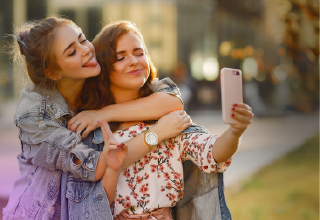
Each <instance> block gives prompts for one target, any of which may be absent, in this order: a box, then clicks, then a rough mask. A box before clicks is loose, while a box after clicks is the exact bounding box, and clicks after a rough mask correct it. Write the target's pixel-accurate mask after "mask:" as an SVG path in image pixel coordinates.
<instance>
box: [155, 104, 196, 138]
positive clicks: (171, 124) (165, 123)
mask: <svg viewBox="0 0 320 220" xmlns="http://www.w3.org/2000/svg"><path fill="white" fill-rule="evenodd" d="M191 125H192V121H191V118H190V116H189V115H187V114H186V113H185V111H183V110H179V111H175V112H171V113H169V114H167V115H164V116H162V117H161V118H160V119H159V121H158V123H157V124H156V125H154V126H153V127H151V129H150V130H151V131H153V132H155V133H156V134H157V135H158V138H159V142H161V141H163V140H166V139H168V138H172V137H176V136H177V135H179V134H180V133H181V132H182V131H184V130H185V129H187V128H188V127H190V126H191Z"/></svg>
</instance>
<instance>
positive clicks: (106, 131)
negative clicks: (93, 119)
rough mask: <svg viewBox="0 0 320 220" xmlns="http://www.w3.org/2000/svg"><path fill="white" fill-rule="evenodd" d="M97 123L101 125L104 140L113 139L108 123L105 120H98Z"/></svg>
mask: <svg viewBox="0 0 320 220" xmlns="http://www.w3.org/2000/svg"><path fill="white" fill-rule="evenodd" d="M98 124H99V125H100V127H101V130H102V134H103V139H104V141H105V142H106V141H108V140H109V139H114V137H113V134H112V131H111V130H110V127H109V124H108V123H107V122H106V121H98Z"/></svg>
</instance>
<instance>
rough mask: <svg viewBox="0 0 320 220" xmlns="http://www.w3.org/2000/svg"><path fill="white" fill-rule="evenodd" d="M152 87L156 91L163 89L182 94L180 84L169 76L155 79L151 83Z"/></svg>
mask: <svg viewBox="0 0 320 220" xmlns="http://www.w3.org/2000/svg"><path fill="white" fill-rule="evenodd" d="M151 89H152V90H153V91H154V92H161V90H165V91H166V92H173V93H179V94H180V91H179V88H178V86H177V85H176V84H175V83H174V82H173V81H172V80H171V79H170V78H169V77H166V78H164V79H161V80H158V79H157V78H156V79H154V80H153V81H152V83H151Z"/></svg>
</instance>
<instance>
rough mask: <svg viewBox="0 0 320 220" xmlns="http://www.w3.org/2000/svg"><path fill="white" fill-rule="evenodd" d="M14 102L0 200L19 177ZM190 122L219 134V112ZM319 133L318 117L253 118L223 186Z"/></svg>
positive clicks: (196, 115) (4, 141)
mask: <svg viewBox="0 0 320 220" xmlns="http://www.w3.org/2000/svg"><path fill="white" fill-rule="evenodd" d="M14 111H15V103H12V104H11V105H9V106H8V107H7V108H6V109H4V108H2V109H1V111H0V114H1V115H0V118H1V120H0V121H1V123H0V176H1V179H0V186H1V187H0V198H7V197H8V196H9V194H10V192H11V190H12V184H13V182H14V180H15V179H16V178H17V177H18V176H19V168H18V164H17V160H16V157H17V155H18V153H19V152H20V142H19V139H18V130H17V128H16V127H15V126H14V125H13V122H12V121H13V115H14ZM190 115H191V117H192V120H193V122H195V123H197V124H200V125H203V126H205V127H206V128H207V129H208V130H209V131H210V132H211V133H217V134H219V133H222V132H223V131H224V130H225V129H227V127H228V125H225V124H223V123H222V120H221V112H219V111H201V112H190ZM317 132H319V118H318V115H317V114H312V115H307V114H302V113H301V114H291V115H288V116H286V117H273V118H254V120H253V123H252V124H251V125H250V126H249V128H248V129H247V131H246V133H245V135H244V136H243V139H242V144H241V148H240V149H239V151H238V152H237V153H236V155H235V156H234V157H233V160H232V165H231V166H230V167H229V168H228V170H227V171H226V173H225V186H226V188H227V190H228V188H229V187H232V188H234V186H237V185H239V183H241V181H242V180H243V179H245V178H247V177H248V176H250V175H251V174H252V173H254V172H256V171H257V170H259V169H260V168H261V167H263V166H265V165H267V164H270V163H271V162H272V161H273V160H275V159H276V158H279V157H281V156H283V155H284V154H285V153H287V152H288V151H290V150H292V149H294V148H295V147H297V146H299V145H300V144H301V143H302V142H303V141H304V140H305V139H306V138H308V137H311V136H313V135H315V134H316V133H317Z"/></svg>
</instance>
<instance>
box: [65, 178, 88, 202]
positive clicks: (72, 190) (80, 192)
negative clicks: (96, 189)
mask: <svg viewBox="0 0 320 220" xmlns="http://www.w3.org/2000/svg"><path fill="white" fill-rule="evenodd" d="M93 185H94V182H91V181H83V180H80V179H78V180H77V179H71V180H70V179H69V180H68V183H67V193H66V197H67V199H70V200H72V201H74V202H81V201H82V200H84V199H85V198H86V197H87V196H88V195H89V193H90V191H91V189H92V187H93Z"/></svg>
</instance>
